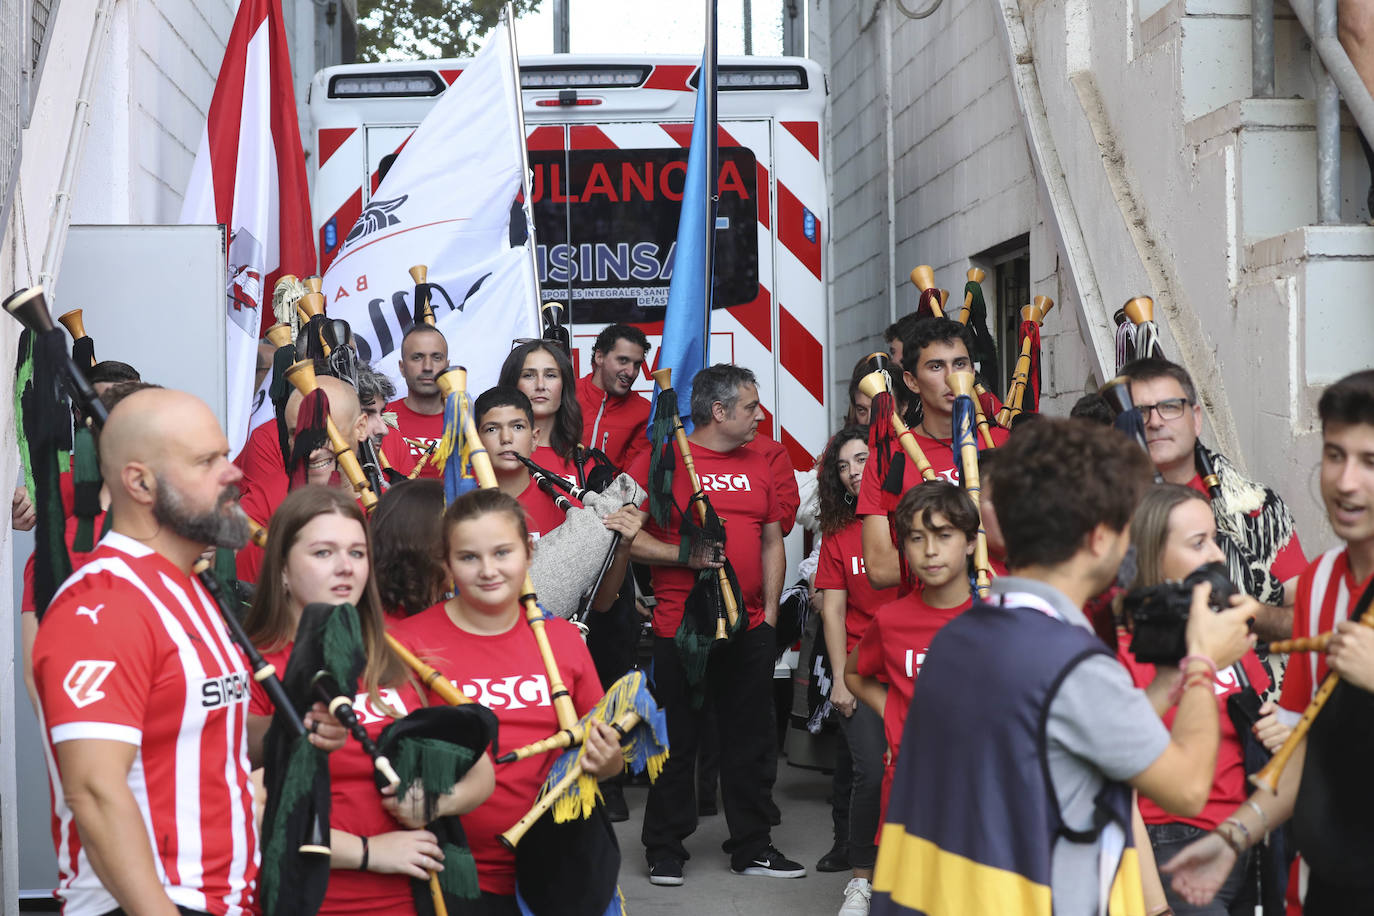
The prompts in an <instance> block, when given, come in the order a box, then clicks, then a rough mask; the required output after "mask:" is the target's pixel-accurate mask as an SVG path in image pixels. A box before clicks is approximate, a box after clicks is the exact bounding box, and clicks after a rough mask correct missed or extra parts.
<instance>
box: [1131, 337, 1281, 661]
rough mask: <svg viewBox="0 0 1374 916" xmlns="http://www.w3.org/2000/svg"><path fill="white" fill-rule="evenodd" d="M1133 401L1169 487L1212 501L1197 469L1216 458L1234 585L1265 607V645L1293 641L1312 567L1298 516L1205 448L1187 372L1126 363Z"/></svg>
mask: <svg viewBox="0 0 1374 916" xmlns="http://www.w3.org/2000/svg"><path fill="white" fill-rule="evenodd" d="M1121 374H1122V375H1124V376H1126V377H1127V378H1129V379H1130V380H1131V399H1132V400H1133V401H1134V402H1135V406H1136V408H1137V409H1138V410H1139V411H1140V415H1141V417H1142V419H1143V420H1144V422H1145V441H1146V443H1147V445H1148V446H1149V449H1150V460H1151V461H1153V462H1154V465H1155V469H1156V470H1157V471H1159V473H1160V474H1161V475H1162V476H1163V477H1164V479H1165V481H1167V482H1168V483H1176V484H1180V485H1182V486H1186V487H1191V488H1193V489H1194V490H1197V491H1198V492H1199V493H1203V494H1207V492H1208V490H1207V487H1206V485H1204V484H1203V482H1202V477H1201V475H1200V474H1199V473H1198V470H1197V457H1196V456H1197V453H1198V451H1204V452H1205V453H1206V454H1207V455H1208V456H1209V457H1210V458H1211V459H1212V465H1213V467H1214V468H1215V469H1216V473H1217V477H1218V479H1219V481H1220V484H1221V494H1222V496H1221V499H1220V500H1219V501H1214V502H1212V514H1213V515H1215V516H1216V520H1217V531H1218V539H1219V541H1220V542H1221V548H1222V551H1223V552H1224V553H1225V554H1226V560H1227V566H1228V567H1230V570H1231V578H1232V580H1233V581H1235V583H1236V584H1237V585H1239V586H1241V587H1242V588H1244V589H1245V591H1246V592H1247V593H1249V594H1250V595H1252V596H1254V597H1255V598H1256V599H1258V600H1259V601H1260V602H1261V603H1262V604H1264V605H1266V608H1265V612H1264V613H1263V614H1261V615H1260V616H1259V617H1258V618H1257V619H1256V620H1255V632H1257V633H1258V634H1259V635H1260V638H1261V639H1265V640H1272V639H1287V638H1288V636H1290V635H1291V634H1292V630H1293V596H1294V594H1295V591H1294V590H1295V589H1296V586H1297V577H1298V575H1299V574H1300V573H1301V572H1302V571H1303V569H1304V568H1305V567H1306V566H1307V560H1306V558H1305V557H1304V555H1303V552H1302V545H1301V544H1300V543H1299V541H1298V533H1297V531H1296V530H1295V528H1294V524H1293V514H1292V513H1291V512H1289V510H1288V507H1287V506H1286V505H1284V502H1283V500H1282V499H1280V498H1279V495H1278V494H1277V493H1275V492H1274V491H1273V490H1271V489H1269V488H1268V487H1266V486H1264V485H1263V484H1261V483H1258V482H1256V481H1253V480H1249V479H1247V478H1246V477H1244V476H1243V475H1242V474H1241V473H1240V471H1239V470H1238V469H1237V468H1236V466H1235V465H1234V464H1232V463H1231V462H1230V460H1229V459H1227V457H1226V456H1225V455H1222V454H1220V453H1218V452H1215V451H1212V450H1210V449H1206V448H1205V447H1204V446H1202V445H1201V444H1200V443H1199V442H1198V436H1199V435H1201V433H1202V407H1201V405H1199V404H1198V400H1197V389H1196V388H1195V387H1194V386H1193V380H1192V378H1190V377H1189V375H1188V372H1187V370H1185V369H1184V368H1183V367H1182V366H1179V365H1177V364H1175V363H1171V362H1169V361H1168V360H1165V359H1157V358H1146V359H1137V360H1135V361H1133V362H1130V363H1127V364H1126V365H1125V366H1123V367H1122V369H1121Z"/></svg>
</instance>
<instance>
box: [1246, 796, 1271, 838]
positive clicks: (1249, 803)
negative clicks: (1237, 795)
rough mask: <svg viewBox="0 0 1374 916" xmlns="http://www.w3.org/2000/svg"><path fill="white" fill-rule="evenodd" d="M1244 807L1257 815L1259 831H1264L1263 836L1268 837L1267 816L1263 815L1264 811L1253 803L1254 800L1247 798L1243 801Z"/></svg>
mask: <svg viewBox="0 0 1374 916" xmlns="http://www.w3.org/2000/svg"><path fill="white" fill-rule="evenodd" d="M1245 806H1246V807H1247V808H1249V809H1250V810H1251V811H1253V812H1255V813H1256V814H1258V815H1259V819H1260V829H1261V830H1263V831H1264V835H1265V836H1268V835H1269V815H1267V814H1265V813H1264V809H1263V808H1261V807H1260V806H1259V805H1257V804H1256V803H1255V800H1254V799H1253V798H1247V799H1246V800H1245Z"/></svg>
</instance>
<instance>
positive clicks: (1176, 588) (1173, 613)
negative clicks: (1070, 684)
mask: <svg viewBox="0 0 1374 916" xmlns="http://www.w3.org/2000/svg"><path fill="white" fill-rule="evenodd" d="M1203 582H1209V583H1211V585H1212V596H1211V598H1210V599H1209V600H1208V604H1210V605H1211V607H1212V610H1214V611H1222V610H1225V609H1226V608H1228V607H1230V606H1231V596H1232V595H1234V594H1236V593H1237V589H1236V586H1235V585H1234V584H1233V583H1232V582H1231V579H1230V576H1229V575H1228V574H1227V572H1226V564H1225V563H1215V562H1214V563H1206V564H1204V565H1202V566H1199V567H1198V568H1197V569H1195V570H1193V571H1192V572H1191V573H1189V574H1188V577H1187V578H1186V579H1184V580H1183V581H1182V582H1164V583H1161V584H1159V585H1150V586H1146V587H1144V588H1136V589H1132V590H1131V591H1129V592H1127V593H1126V597H1125V598H1124V599H1122V603H1121V610H1122V612H1123V614H1124V615H1125V617H1126V621H1127V625H1128V626H1129V627H1130V629H1131V654H1132V655H1134V656H1135V660H1136V661H1138V662H1140V663H1142V664H1149V665H1177V664H1178V663H1179V660H1180V659H1182V658H1183V656H1185V655H1187V654H1188V642H1187V631H1188V614H1189V613H1190V611H1191V609H1192V605H1193V587H1194V586H1196V585H1200V584H1201V583H1203Z"/></svg>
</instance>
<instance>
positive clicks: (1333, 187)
mask: <svg viewBox="0 0 1374 916" xmlns="http://www.w3.org/2000/svg"><path fill="white" fill-rule="evenodd" d="M1314 13H1315V15H1314V16H1313V31H1314V32H1315V34H1314V35H1313V38H1314V39H1316V41H1318V42H1321V41H1323V40H1327V39H1334V38H1335V37H1336V0H1317V2H1316V4H1315V5H1314ZM1312 66H1313V76H1314V78H1315V80H1316V84H1317V222H1319V223H1322V224H1327V225H1329V224H1332V223H1339V222H1340V221H1341V95H1340V92H1339V91H1337V89H1336V81H1335V80H1333V79H1332V78H1331V74H1330V73H1329V72H1328V71H1327V69H1326V66H1325V64H1324V63H1323V62H1322V60H1321V58H1320V56H1319V55H1318V53H1317V51H1316V50H1315V49H1314V50H1313V52H1312Z"/></svg>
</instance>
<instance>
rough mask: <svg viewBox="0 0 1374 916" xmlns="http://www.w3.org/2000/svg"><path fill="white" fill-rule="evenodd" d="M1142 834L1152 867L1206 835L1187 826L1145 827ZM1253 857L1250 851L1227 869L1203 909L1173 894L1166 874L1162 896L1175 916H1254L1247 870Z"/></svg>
mask: <svg viewBox="0 0 1374 916" xmlns="http://www.w3.org/2000/svg"><path fill="white" fill-rule="evenodd" d="M1145 832H1146V833H1148V834H1149V835H1150V845H1151V846H1152V847H1153V848H1154V851H1155V864H1156V865H1163V864H1165V863H1166V862H1168V861H1169V860H1170V859H1172V858H1173V857H1174V856H1176V855H1178V854H1179V853H1180V852H1181V851H1182V850H1183V847H1185V846H1187V845H1188V844H1189V843H1192V842H1193V841H1194V840H1196V839H1199V838H1200V837H1202V836H1204V835H1206V833H1207V831H1205V830H1203V829H1202V828H1201V827H1194V826H1192V825H1191V824H1146V825H1145ZM1254 858H1255V854H1254V852H1253V851H1251V852H1247V853H1246V854H1245V855H1244V856H1243V857H1242V858H1241V859H1239V860H1238V861H1237V862H1236V864H1235V866H1234V867H1233V868H1232V869H1231V874H1229V875H1227V876H1226V880H1225V881H1223V882H1222V884H1221V890H1219V891H1217V895H1216V896H1215V897H1213V898H1212V902H1211V903H1209V904H1206V905H1205V906H1193V905H1192V904H1190V903H1188V901H1186V900H1184V899H1183V898H1182V897H1180V896H1178V895H1177V894H1176V893H1174V889H1173V888H1172V887H1171V886H1170V881H1169V876H1168V875H1161V876H1160V877H1161V878H1163V879H1164V897H1165V899H1166V900H1168V901H1169V906H1171V907H1173V910H1174V914H1175V916H1254V912H1255V899H1256V897H1257V894H1256V888H1255V883H1256V879H1255V877H1254V875H1253V873H1252V871H1251V868H1250V863H1251V862H1252V861H1253V860H1254Z"/></svg>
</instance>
